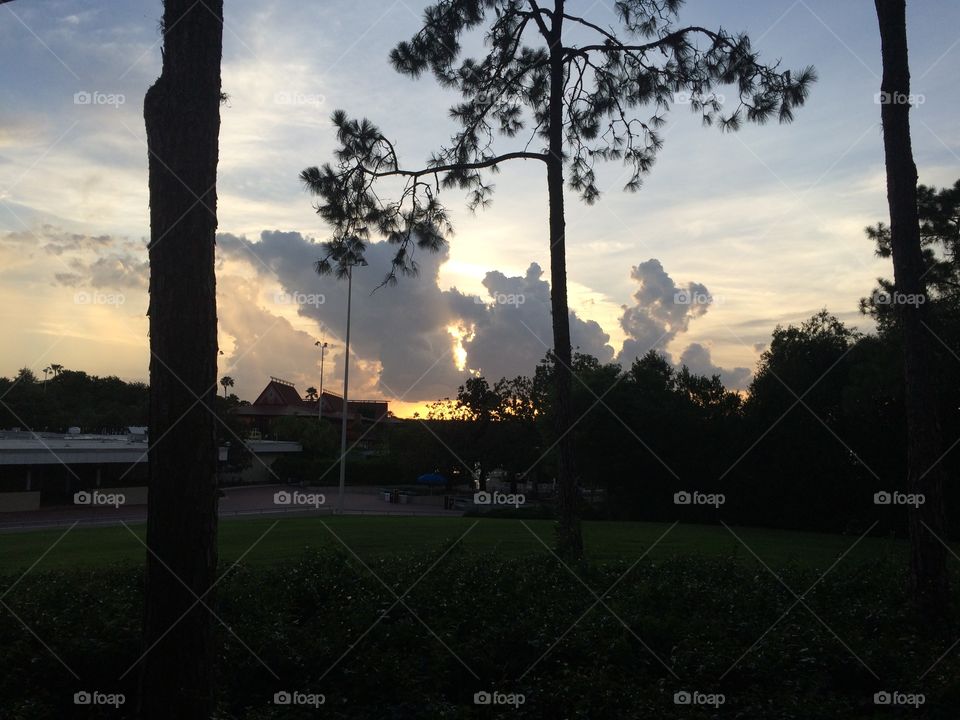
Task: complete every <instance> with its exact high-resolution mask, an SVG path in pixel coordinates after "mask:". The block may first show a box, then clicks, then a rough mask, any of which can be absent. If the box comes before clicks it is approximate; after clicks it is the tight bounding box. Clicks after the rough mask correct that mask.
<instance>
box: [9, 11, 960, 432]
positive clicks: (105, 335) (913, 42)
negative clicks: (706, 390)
mask: <svg viewBox="0 0 960 720" xmlns="http://www.w3.org/2000/svg"><path fill="white" fill-rule="evenodd" d="M426 4H427V3H424V2H417V0H396V1H395V2H391V1H390V0H377V1H373V0H350V2H341V1H340V0H332V1H330V2H323V3H303V2H295V1H293V0H280V1H277V2H269V1H268V2H264V1H263V0H259V1H258V2H248V1H247V0H229V1H228V2H227V3H226V9H225V13H226V15H225V25H224V57H223V88H224V91H225V92H226V93H227V95H228V96H229V99H228V101H227V103H226V104H225V105H224V106H223V107H222V109H221V116H222V128H221V136H220V165H219V176H218V194H219V208H218V210H219V212H218V216H219V235H218V249H217V283H218V286H217V287H218V315H219V323H220V325H219V342H220V349H221V350H222V351H223V354H222V355H221V356H220V374H221V375H227V374H228V375H230V376H232V377H233V378H234V379H235V381H236V384H235V386H234V387H233V388H232V390H233V391H234V392H236V393H237V394H238V395H239V396H240V397H241V398H244V399H247V400H253V399H254V398H255V397H256V395H257V394H258V393H259V391H260V390H261V389H262V387H263V386H264V385H265V384H266V382H267V381H268V380H269V377H270V376H277V377H281V378H284V379H287V380H289V381H291V382H294V383H296V385H297V388H298V389H299V390H300V391H301V393H304V392H305V390H306V388H307V387H309V386H313V387H319V385H320V352H319V349H318V348H317V347H316V346H315V344H314V343H315V342H316V341H317V340H324V341H326V342H327V343H328V349H327V351H326V353H325V363H324V389H325V390H328V391H333V392H340V391H341V390H342V378H343V367H344V343H343V333H344V329H345V320H346V284H345V282H343V281H337V280H336V279H334V278H332V277H320V276H318V275H317V274H316V273H315V272H314V271H313V270H312V267H311V265H312V263H313V261H315V260H316V259H317V258H318V257H319V256H320V255H321V253H322V250H321V248H320V246H319V243H320V242H322V241H324V240H325V239H327V238H328V237H329V229H328V228H327V227H325V225H324V223H323V221H322V220H321V219H320V218H319V217H318V216H317V215H316V213H315V211H314V208H313V205H312V199H311V197H310V196H309V195H308V194H307V193H305V191H304V189H303V187H302V185H301V183H300V181H299V179H298V175H299V173H300V171H301V170H302V169H304V168H305V167H307V166H310V165H319V164H322V163H324V162H327V161H329V160H330V159H331V157H332V153H333V150H334V149H335V138H334V133H333V130H332V124H331V122H330V115H331V113H332V112H333V111H334V110H335V109H338V108H342V109H344V110H346V111H347V112H348V113H349V114H350V115H351V116H358V117H368V118H369V119H370V120H372V121H373V122H375V123H376V124H377V125H379V126H380V128H381V129H382V130H383V131H384V132H385V134H387V135H388V136H389V137H391V138H393V139H394V141H395V144H396V146H397V148H398V150H399V152H400V155H401V161H402V162H403V163H404V164H406V165H409V166H419V165H421V164H422V163H423V162H424V160H426V158H428V157H429V155H430V153H431V152H432V151H433V150H435V149H436V148H438V147H439V146H440V145H442V143H443V142H444V141H446V140H447V139H448V138H449V137H450V135H451V134H452V133H453V131H454V130H455V126H454V124H453V123H452V121H451V120H450V119H449V116H448V114H447V111H448V109H449V107H450V106H451V105H452V104H454V103H455V102H456V101H457V99H458V97H457V95H456V94H455V93H454V92H452V91H449V90H444V89H441V88H439V87H438V86H437V85H436V83H435V82H434V81H433V79H432V78H431V77H430V76H424V77H422V78H420V79H418V80H412V79H410V78H408V77H405V76H401V75H398V74H397V73H396V72H394V71H393V70H392V69H391V67H390V65H389V63H388V52H389V50H390V48H391V47H393V46H394V45H395V44H396V43H398V42H400V41H401V40H404V39H408V38H409V37H410V36H412V35H413V34H414V33H415V32H416V30H417V29H418V28H419V27H420V16H421V12H422V10H423V8H424V7H425V6H426ZM612 5H613V3H612V0H600V1H598V2H590V1H589V0H582V2H581V1H577V0H574V1H573V2H571V3H570V7H571V8H574V9H575V10H576V12H577V13H578V14H581V15H582V16H584V17H586V18H588V19H590V20H591V21H593V22H595V23H597V24H599V25H603V26H610V25H614V24H615V23H616V17H615V15H614V14H613V11H612ZM161 11H162V8H161V3H160V2H159V1H158V0H151V1H150V2H146V1H140V0H127V1H125V2H116V1H114V2H107V3H104V2H85V1H81V0H48V1H47V2H32V1H30V0H17V1H16V2H12V3H8V4H5V5H2V6H0V316H2V326H3V330H4V342H3V343H2V345H0V375H7V376H10V375H13V374H15V373H16V372H17V370H18V369H19V368H21V367H30V368H32V369H33V370H34V372H36V373H38V374H39V375H42V370H43V368H44V367H46V366H48V365H49V364H50V363H59V364H61V365H64V366H65V367H67V368H69V369H78V370H85V371H87V372H89V373H92V374H97V375H118V376H120V377H122V378H124V379H128V380H147V370H148V361H149V345H148V335H147V333H148V323H147V318H146V316H145V312H146V306H147V294H146V287H147V278H148V272H149V268H148V264H147V252H146V239H147V237H148V236H149V222H148V190H147V149H146V141H145V133H144V127H143V119H142V111H143V95H144V93H145V91H146V89H147V88H148V87H149V86H150V84H151V83H152V82H153V81H154V79H155V78H156V77H157V75H158V74H159V71H160V62H161V58H160V46H161V40H162V38H161V36H160V34H159V18H160V16H161ZM680 24H682V25H685V24H697V25H703V26H707V27H714V28H716V27H723V28H724V29H727V30H730V31H738V32H739V31H743V32H747V33H748V34H749V35H750V37H751V39H752V41H753V46H754V47H755V48H756V49H757V50H759V51H760V52H761V57H762V58H763V59H764V60H766V61H769V62H775V61H776V60H781V61H782V67H784V68H793V69H799V68H802V67H804V66H806V65H810V64H812V65H814V66H815V67H816V69H817V73H818V75H819V80H818V82H817V83H816V84H815V85H813V87H812V91H811V94H810V98H809V100H808V102H807V104H806V106H805V107H803V108H801V109H799V110H798V111H797V113H796V119H795V121H794V122H793V123H792V124H789V125H778V124H776V123H770V124H767V125H764V126H745V127H744V128H743V129H742V130H741V131H740V132H737V133H726V134H725V133H721V132H720V131H719V130H717V129H716V128H704V127H702V126H701V123H700V121H699V118H698V117H697V116H696V115H695V114H693V113H692V112H691V111H690V108H689V106H685V105H683V104H682V103H675V104H674V105H673V107H672V109H671V112H670V113H669V115H668V116H667V124H666V127H665V129H664V131H663V135H664V147H663V149H662V150H661V151H660V153H659V155H658V158H657V162H656V164H655V165H654V168H653V171H652V172H651V174H650V175H648V176H647V177H646V179H645V182H644V186H643V188H642V189H641V191H640V192H639V193H625V192H623V191H622V186H623V184H624V182H625V181H626V179H627V177H626V175H625V168H624V167H622V166H620V165H619V164H616V163H611V164H608V165H607V166H605V167H604V168H603V170H602V172H601V173H599V180H600V186H601V189H602V190H603V195H602V196H601V198H600V201H599V202H597V203H596V204H595V205H592V206H587V205H585V204H583V203H582V202H581V201H580V200H579V199H578V198H577V196H576V194H575V193H568V194H567V198H566V205H567V235H566V237H567V262H568V267H567V275H568V282H569V293H570V305H571V327H572V336H573V342H574V345H576V346H577V347H578V348H579V349H580V351H581V352H588V353H590V354H593V355H595V356H597V357H598V358H600V359H601V360H602V361H604V362H609V361H616V362H620V363H621V364H622V365H624V366H625V367H626V366H629V364H630V363H631V362H632V360H633V358H634V357H636V356H637V355H642V354H644V353H645V352H646V351H647V350H649V349H651V348H655V349H658V350H660V351H662V352H664V353H666V354H668V355H669V357H670V359H671V360H672V362H674V363H675V364H678V365H679V364H687V365H688V366H689V367H690V368H691V369H692V370H694V371H696V372H702V373H707V374H710V373H720V374H721V377H722V378H723V380H724V382H725V383H726V384H727V385H728V386H729V387H733V388H739V389H742V388H745V387H747V385H748V384H749V380H750V377H751V373H752V371H753V370H754V369H755V367H756V363H757V361H758V359H759V358H760V355H761V353H762V352H763V350H764V349H765V347H766V346H767V344H768V343H769V340H770V335H771V332H772V331H773V329H774V327H775V326H776V325H777V324H781V325H786V324H789V323H794V324H796V323H799V322H801V321H803V320H804V319H805V318H807V317H809V316H810V315H812V314H813V313H815V312H816V311H817V310H819V309H820V308H824V307H826V308H828V309H829V310H830V311H832V312H833V313H835V314H837V315H838V316H839V317H841V318H842V319H843V320H844V321H846V322H848V323H849V324H851V325H855V326H857V327H859V328H860V329H861V330H870V329H871V326H870V323H869V321H868V320H867V319H866V318H864V317H862V316H860V315H859V313H858V312H857V302H858V299H859V298H860V297H862V296H865V295H868V294H869V293H870V292H871V290H872V288H873V287H874V284H875V281H876V278H877V277H880V276H884V277H886V276H889V275H891V274H892V270H891V267H890V265H889V261H888V260H881V259H878V258H876V257H875V256H874V252H873V251H874V248H873V247H872V246H871V244H870V242H869V241H868V240H867V239H866V238H865V236H864V232H863V229H864V227H865V226H867V225H870V224H874V223H876V222H877V221H881V220H884V219H885V218H886V217H887V207H886V194H885V176H884V166H883V148H882V137H881V132H880V126H879V118H880V106H879V105H878V104H877V103H876V94H877V92H878V90H879V85H880V71H881V67H880V41H879V35H878V30H877V22H876V16H875V10H874V6H873V2H871V1H870V0H847V1H845V2H835V0H831V1H830V2H826V1H824V0H797V1H796V2H792V1H791V0H736V1H735V0H725V1H723V2H717V1H716V0H688V2H687V3H686V5H685V6H684V8H683V9H682V11H681V15H680ZM908 33H909V43H910V62H911V68H912V78H913V93H914V95H916V98H915V107H914V110H913V111H912V113H911V119H912V124H913V147H914V154H915V158H916V161H917V165H918V168H919V174H920V181H921V182H923V183H925V184H928V185H937V186H942V185H946V184H952V183H953V182H954V181H955V180H956V179H957V178H958V177H960V125H958V124H957V122H956V118H957V117H958V116H960V94H958V93H957V91H956V77H957V68H958V65H960V3H956V2H954V1H953V0H922V2H921V1H918V0H912V1H911V2H909V3H908ZM466 47H467V49H468V50H472V49H477V48H479V44H478V43H477V42H475V39H474V38H470V39H468V42H467V43H466ZM718 92H719V93H721V94H723V93H724V88H720V89H719V90H718ZM498 147H499V148H503V149H509V148H510V147H511V146H510V141H509V140H508V141H507V142H505V143H503V144H502V145H500V146H498ZM495 187H496V189H495V193H494V197H493V203H492V205H491V207H489V208H487V209H484V210H480V211H478V212H477V213H475V214H474V213H471V212H470V211H469V210H468V209H467V199H466V198H465V197H464V196H463V194H462V192H460V191H458V190H456V189H454V190H450V191H445V195H444V199H445V204H446V205H447V207H448V208H449V210H450V212H451V217H452V220H453V224H454V226H455V230H456V232H455V235H454V236H453V237H452V238H451V239H450V242H449V244H448V246H447V247H446V248H444V249H443V250H442V251H441V252H440V253H438V254H435V255H431V254H427V253H420V254H419V255H418V260H419V261H420V263H421V274H420V277H418V278H415V279H406V278H405V279H401V281H400V283H399V285H398V286H396V287H385V288H381V289H379V290H376V291H375V292H374V289H375V288H376V286H377V285H379V284H380V282H381V280H382V279H383V276H384V273H385V272H386V270H387V268H388V265H389V258H390V248H389V247H388V246H387V245H386V244H385V243H382V242H377V243H374V244H372V245H371V247H370V249H369V254H368V261H369V265H368V266H367V267H365V268H362V269H358V270H357V272H356V273H355V277H354V288H353V304H352V307H353V314H352V323H351V332H352V334H351V374H350V378H351V383H350V387H351V390H350V395H351V397H355V398H369V399H374V398H385V399H388V400H390V401H391V408H392V409H393V410H394V411H395V412H397V413H398V414H399V415H408V414H410V413H411V412H413V411H415V410H418V409H422V408H423V406H424V404H425V403H427V402H430V401H432V400H436V399H439V398H442V397H447V396H453V395H455V394H456V389H457V386H458V385H459V384H461V383H462V382H463V381H464V380H465V379H466V378H467V377H469V374H470V373H471V372H472V373H481V374H483V375H485V376H487V377H488V378H490V379H491V380H495V379H497V378H499V377H501V376H509V377H512V376H516V375H520V374H527V375H529V374H530V373H532V371H533V368H534V366H535V364H536V362H537V361H538V360H539V359H540V358H542V357H543V356H544V354H545V353H546V352H547V350H548V349H549V347H550V342H551V341H550V338H551V333H550V305H549V284H548V279H549V254H548V237H547V226H546V220H547V203H546V200H547V197H546V178H545V173H544V171H543V168H542V166H541V165H540V164H538V163H524V162H517V163H512V164H508V165H504V166H503V167H502V172H501V173H500V174H499V175H497V176H496V178H495Z"/></svg>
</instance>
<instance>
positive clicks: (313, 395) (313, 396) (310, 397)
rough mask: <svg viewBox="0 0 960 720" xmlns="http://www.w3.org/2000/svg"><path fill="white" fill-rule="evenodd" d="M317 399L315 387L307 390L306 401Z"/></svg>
mask: <svg viewBox="0 0 960 720" xmlns="http://www.w3.org/2000/svg"><path fill="white" fill-rule="evenodd" d="M316 399H317V389H316V388H315V387H308V388H307V400H316Z"/></svg>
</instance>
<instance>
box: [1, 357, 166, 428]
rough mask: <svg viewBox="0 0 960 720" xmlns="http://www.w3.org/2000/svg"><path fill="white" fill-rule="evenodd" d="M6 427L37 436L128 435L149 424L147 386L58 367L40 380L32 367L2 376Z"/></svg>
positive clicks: (2, 414)
mask: <svg viewBox="0 0 960 720" xmlns="http://www.w3.org/2000/svg"><path fill="white" fill-rule="evenodd" d="M0 397H2V398H3V402H2V403H0V428H3V429H10V428H15V427H19V428H21V429H22V430H34V431H37V432H42V431H49V432H65V431H66V430H67V428H69V427H74V426H76V427H79V428H81V429H82V430H83V431H84V432H104V433H114V432H125V431H126V428H127V427H128V426H130V425H146V424H147V412H148V408H149V397H148V388H147V385H146V384H145V383H139V382H132V383H129V382H125V381H124V380H121V379H120V378H118V377H115V376H109V377H97V376H96V375H88V374H87V373H85V372H82V371H78V370H67V369H65V368H62V367H61V366H59V365H58V366H57V369H56V370H50V371H48V373H47V377H46V378H43V377H40V378H38V377H37V375H36V374H35V373H34V372H33V371H32V370H30V369H29V368H23V369H21V370H20V372H19V373H18V374H17V376H16V377H14V378H12V379H10V378H5V377H0Z"/></svg>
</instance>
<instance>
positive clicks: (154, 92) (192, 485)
mask: <svg viewBox="0 0 960 720" xmlns="http://www.w3.org/2000/svg"><path fill="white" fill-rule="evenodd" d="M222 14H223V3H222V0H203V2H201V3H196V4H195V3H194V2H193V0H166V2H165V3H164V14H163V27H164V30H165V34H164V40H163V70H162V72H161V75H160V78H159V79H158V80H157V81H156V83H154V85H153V86H152V87H151V88H150V89H149V90H148V91H147V95H146V98H145V99H144V108H143V112H144V120H145V121H146V127H147V145H148V148H149V154H150V157H149V173H150V353H151V356H150V449H149V460H150V489H149V504H148V506H147V544H148V546H149V548H150V552H149V553H148V556H147V581H146V609H145V618H144V643H145V645H144V650H145V651H146V655H145V657H144V660H143V666H142V674H141V697H140V712H141V716H142V717H145V718H164V719H165V720H166V719H168V718H177V719H178V720H192V719H196V720H200V719H201V718H203V719H204V720H208V719H209V718H210V716H211V714H212V713H213V711H214V697H213V683H212V680H213V672H212V666H213V659H214V655H215V653H214V647H213V632H212V629H213V628H212V624H213V622H214V619H213V618H212V616H211V614H210V611H209V610H207V609H206V608H205V607H204V606H203V604H201V603H198V602H197V600H196V598H197V596H199V597H202V598H203V603H205V604H207V605H210V604H212V600H213V599H212V597H211V595H209V594H207V593H208V592H209V591H210V589H211V588H212V586H213V583H214V577H215V574H216V565H217V547H216V541H217V485H216V463H217V444H216V419H215V415H214V411H213V408H214V400H215V399H216V387H217V305H216V280H215V276H214V242H215V240H214V238H215V233H216V228H217V193H216V178H217V158H218V152H219V148H218V138H219V134H220V60H221V54H222V53H221V51H222V42H223V21H222ZM198 398H199V401H198ZM171 628H172V629H171Z"/></svg>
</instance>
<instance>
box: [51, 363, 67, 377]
mask: <svg viewBox="0 0 960 720" xmlns="http://www.w3.org/2000/svg"><path fill="white" fill-rule="evenodd" d="M48 370H50V372H52V373H53V376H54V377H58V376H59V375H60V373H62V372H63V370H64V367H63V365H57V364H56V363H51V364H50V367H49V368H48Z"/></svg>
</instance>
